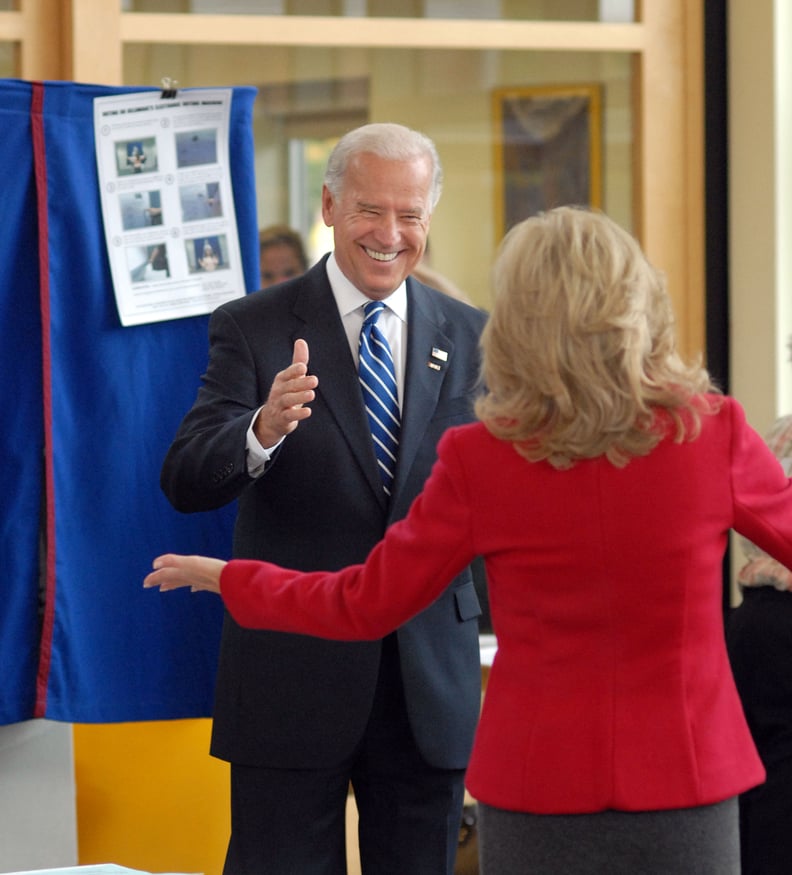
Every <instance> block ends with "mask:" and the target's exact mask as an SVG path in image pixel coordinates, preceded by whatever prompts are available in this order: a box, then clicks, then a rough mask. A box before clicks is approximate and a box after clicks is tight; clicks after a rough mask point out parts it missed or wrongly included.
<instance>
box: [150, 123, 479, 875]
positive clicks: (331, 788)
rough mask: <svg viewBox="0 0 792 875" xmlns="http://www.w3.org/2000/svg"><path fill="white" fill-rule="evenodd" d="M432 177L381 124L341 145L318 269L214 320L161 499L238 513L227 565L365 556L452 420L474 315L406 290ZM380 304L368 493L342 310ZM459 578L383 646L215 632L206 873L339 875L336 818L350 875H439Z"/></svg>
mask: <svg viewBox="0 0 792 875" xmlns="http://www.w3.org/2000/svg"><path fill="white" fill-rule="evenodd" d="M441 184H442V173H441V167H440V162H439V159H438V156H437V152H436V149H435V147H434V144H433V143H432V141H431V140H429V139H428V138H427V137H425V136H424V135H423V134H420V133H418V132H416V131H411V130H409V129H408V128H405V127H403V126H401V125H394V124H373V125H365V126H363V127H362V128H358V129H356V130H354V131H351V132H350V133H348V134H347V135H346V136H345V137H343V138H342V139H341V140H340V141H339V143H338V145H337V146H336V148H335V149H334V151H333V153H332V154H331V157H330V160H329V162H328V167H327V172H326V175H325V184H324V188H323V192H322V212H323V218H324V221H325V223H326V224H327V225H328V226H331V227H332V228H333V232H334V251H333V252H332V253H331V254H330V255H328V256H325V257H324V258H323V259H322V260H321V261H320V262H319V263H318V264H317V265H316V266H314V267H313V268H311V269H310V270H309V271H308V272H307V273H305V274H304V275H302V276H300V277H298V278H296V279H293V280H289V281H287V282H284V283H282V284H280V285H278V286H275V287H272V288H269V289H267V290H265V291H260V292H256V293H254V294H252V295H248V296H246V297H244V298H241V299H238V300H235V301H232V302H230V303H228V304H225V305H223V306H221V307H220V308H218V309H217V310H216V311H215V312H214V313H213V315H212V318H211V321H210V361H209V365H208V368H207V372H206V374H205V375H204V376H203V378H202V384H201V387H200V389H199V391H198V397H197V399H196V402H195V404H194V405H193V407H192V409H191V410H190V411H189V412H188V413H187V415H186V416H185V418H184V420H183V422H182V424H181V426H180V428H179V431H178V433H177V435H176V438H175V439H174V442H173V444H172V446H171V448H170V450H169V452H168V455H167V458H166V460H165V463H164V466H163V471H162V487H163V489H164V491H165V493H166V495H167V496H168V498H169V499H170V501H171V502H172V503H173V505H174V506H175V507H176V508H177V509H179V510H181V511H184V512H195V511H204V510H209V509H212V508H216V507H219V506H222V505H224V504H227V503H228V502H231V501H233V500H238V514H237V522H236V528H235V534H234V548H233V550H234V556H236V557H243V558H257V559H258V558H260V559H267V560H269V561H271V562H276V563H279V564H281V565H286V566H290V567H293V568H297V569H302V570H311V569H336V568H341V567H343V566H345V565H348V564H350V563H355V562H360V561H362V560H363V559H365V557H366V555H367V554H368V552H369V550H370V549H371V548H372V547H373V546H374V544H376V543H377V541H379V539H380V538H381V537H382V535H383V532H384V531H385V529H386V527H387V526H388V525H389V523H391V522H392V521H394V520H397V519H400V518H401V517H403V516H404V515H405V513H406V511H407V509H408V508H409V505H410V503H411V502H412V500H413V498H414V497H415V496H416V495H417V494H418V492H419V491H420V490H421V487H422V486H423V483H424V481H425V479H426V477H427V476H428V474H429V471H430V469H431V467H432V464H433V463H434V460H435V448H436V444H437V441H438V439H439V438H440V436H441V435H442V433H443V432H444V431H445V430H446V429H447V428H448V427H449V426H452V425H459V424H461V423H464V422H468V421H470V420H471V419H472V400H473V397H474V393H475V391H476V384H477V379H478V338H479V334H480V332H481V329H482V327H483V322H484V315H483V314H482V313H481V312H480V311H479V310H477V309H476V308H473V307H470V306H468V305H467V304H464V303H461V302H459V301H456V300H453V299H451V298H449V297H447V296H445V295H443V294H442V293H440V292H438V291H436V290H433V289H430V288H429V287H427V286H425V285H422V284H421V283H419V282H418V281H417V280H415V279H413V278H412V277H411V276H410V273H411V271H412V269H413V268H414V267H415V266H416V265H417V264H418V262H419V261H420V259H421V256H422V254H423V251H424V247H425V245H426V238H427V233H428V230H429V223H430V219H431V216H432V212H433V210H434V207H435V205H436V204H437V201H438V199H439V196H440V189H441ZM370 301H383V302H384V303H385V304H386V308H385V311H384V312H383V313H381V314H380V316H379V319H378V322H377V325H378V327H379V329H380V330H381V331H382V333H383V335H384V345H387V346H388V347H390V352H391V353H392V358H393V364H394V372H395V379H396V386H397V394H398V404H399V408H400V411H399V413H398V416H399V417H400V423H399V426H398V449H396V450H394V451H393V453H394V456H395V472H394V479H393V481H392V483H391V482H390V481H389V480H388V481H386V482H385V483H384V482H383V480H382V479H381V476H380V469H381V468H382V467H383V466H382V465H380V464H378V459H377V455H376V453H375V449H374V445H373V443H372V431H371V428H370V425H369V420H368V418H367V412H366V407H365V404H364V395H363V391H362V387H361V381H360V379H359V375H358V343H359V337H360V334H361V328H362V325H363V320H364V313H363V306H364V305H365V304H366V303H368V302H370ZM479 613H480V608H479V603H478V599H477V597H476V592H475V588H474V585H473V580H472V578H471V575H470V573H469V571H466V572H464V573H463V574H462V575H460V576H459V577H458V578H456V579H455V580H454V581H453V582H452V584H451V585H450V586H449V587H448V589H447V590H446V591H445V592H444V593H443V595H441V597H440V598H439V599H438V600H437V601H436V602H435V603H434V604H433V605H431V606H430V607H429V608H428V609H426V610H425V611H423V612H422V613H420V614H418V615H417V616H416V617H414V618H413V619H412V620H410V621H409V622H408V623H406V624H405V625H404V626H403V627H401V628H400V629H398V630H397V632H395V633H393V634H392V635H390V636H388V637H387V638H386V639H383V640H378V641H366V642H359V643H351V642H350V643H347V642H331V641H323V640H319V639H317V638H312V637H309V636H300V635H289V634H282V633H274V632H264V631H252V630H248V629H243V628H241V627H240V626H238V625H237V624H236V623H235V622H234V621H233V620H232V619H231V618H230V617H229V616H226V619H225V624H224V629H223V638H222V644H221V653H220V664H219V670H218V680H217V693H216V702H215V710H214V723H213V734H212V747H211V752H212V754H213V755H214V756H217V757H219V758H221V759H224V760H227V761H229V762H230V763H231V821H232V822H231V838H230V842H229V849H228V855H227V859H226V866H225V873H226V875H265V873H272V875H342V873H344V872H345V871H346V863H345V806H346V798H347V793H348V788H349V786H350V784H351V786H352V788H353V790H354V793H355V799H356V802H357V807H358V812H359V841H360V853H361V863H362V867H363V873H364V875H387V873H394V875H451V873H452V872H453V867H454V856H455V850H456V844H457V837H458V832H459V825H460V822H461V812H462V803H463V796H464V790H463V778H464V770H465V767H466V764H467V761H468V755H469V752H470V747H471V743H472V739H473V732H474V729H475V724H476V720H477V717H478V711H479V703H480V666H479V653H478V623H477V618H478V615H479Z"/></svg>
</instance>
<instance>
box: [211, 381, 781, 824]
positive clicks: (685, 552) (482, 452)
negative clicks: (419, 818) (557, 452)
mask: <svg viewBox="0 0 792 875" xmlns="http://www.w3.org/2000/svg"><path fill="white" fill-rule="evenodd" d="M791 486H792V481H790V480H788V479H787V478H786V476H785V475H784V473H783V471H782V469H781V466H780V464H779V463H778V461H777V460H776V459H775V457H774V456H773V454H772V453H771V452H770V450H769V449H768V448H767V446H766V445H765V442H764V440H763V439H762V438H761V437H760V436H759V435H758V434H757V433H756V432H755V431H753V429H751V428H750V427H749V426H748V425H747V423H746V421H745V415H744V413H743V410H742V408H741V407H740V406H739V404H738V403H737V402H735V401H733V400H731V399H728V398H727V399H724V401H723V406H722V408H721V409H720V411H719V412H718V413H717V414H715V415H712V416H705V417H704V419H703V426H702V433H701V435H700V437H699V438H698V439H697V440H695V441H693V442H686V443H682V444H678V443H675V442H673V441H672V440H671V439H668V438H667V439H664V440H663V441H662V442H661V443H660V444H659V445H658V447H657V448H656V449H655V450H654V451H653V452H652V453H650V454H649V455H648V456H646V457H643V458H636V459H633V460H632V461H631V462H630V463H629V464H628V465H627V466H626V467H625V468H621V469H619V468H615V467H614V466H613V465H611V464H610V463H609V462H608V461H606V460H605V459H603V458H599V459H594V460H589V461H584V462H581V463H578V464H577V465H575V466H574V467H572V468H571V469H569V470H566V471H558V470H555V469H554V468H552V467H551V466H550V465H548V464H546V463H544V462H540V463H529V462H527V461H525V460H524V459H523V458H521V457H520V456H519V455H518V454H517V453H516V452H515V450H514V449H513V447H512V446H511V445H510V444H508V443H505V442H503V441H500V440H498V439H496V438H494V437H492V436H491V435H490V434H489V432H488V431H487V430H486V428H485V427H484V426H483V425H481V424H474V425H469V426H463V427H461V428H455V429H451V430H449V431H448V432H447V433H446V435H445V436H444V437H443V439H442V441H441V443H440V446H439V458H438V461H437V463H436V465H435V468H434V470H433V472H432V475H431V477H430V479H429V480H428V481H427V483H426V486H425V489H424V491H423V494H422V495H421V496H419V497H418V498H417V499H416V501H415V503H414V504H413V506H412V509H411V511H410V513H409V515H408V517H407V518H406V519H405V520H403V521H402V522H400V523H396V524H395V525H393V526H392V527H391V528H390V529H389V531H388V534H387V536H386V538H385V540H384V541H383V542H381V543H380V544H379V545H378V546H377V547H375V549H374V550H373V551H372V553H371V554H370V556H369V558H368V560H367V562H366V564H365V565H363V566H355V567H352V568H347V569H344V570H341V571H338V572H336V573H333V574H325V573H322V572H315V573H307V574H299V573H296V572H291V571H288V570H283V569H279V568H278V567H277V566H273V565H268V564H263V563H255V562H250V561H241V560H240V561H234V562H231V563H230V564H229V565H228V566H227V567H226V568H225V570H224V572H223V575H222V579H221V592H222V595H223V599H224V600H225V603H226V605H227V607H228V609H229V610H230V611H231V613H232V614H233V616H234V617H235V618H236V620H237V621H238V622H239V623H241V624H245V625H249V626H255V627H266V628H272V629H278V630H284V631H289V632H305V633H309V634H311V635H317V636H323V637H328V638H338V639H345V638H353V639H358V638H360V639H365V638H379V637H381V636H382V635H384V634H386V633H387V632H388V631H389V630H391V629H393V628H394V627H396V626H398V625H400V624H401V623H403V622H404V621H405V620H406V619H408V618H409V617H410V616H412V615H413V614H415V613H416V612H418V611H420V610H421V609H422V608H423V607H425V606H426V605H427V604H428V603H430V602H431V601H432V600H433V599H434V598H436V597H437V595H438V594H439V593H440V592H441V591H442V590H443V588H444V587H445V586H446V584H447V582H448V580H449V579H450V578H451V577H452V576H453V575H454V574H455V573H456V572H458V571H459V570H460V569H461V568H462V567H463V566H465V565H466V564H467V563H468V562H470V560H471V558H472V557H474V556H476V555H482V556H484V557H485V561H486V568H487V578H488V583H489V598H490V609H491V612H492V620H493V625H494V629H495V633H496V635H497V639H498V651H497V654H496V657H495V661H494V664H493V666H492V669H491V672H490V676H489V681H488V687H487V693H486V696H485V700H484V705H483V710H482V714H481V719H480V723H479V727H478V730H477V735H476V741H475V745H474V751H473V756H472V760H471V763H470V767H469V770H468V775H467V784H468V788H469V790H470V792H471V794H472V795H473V796H474V797H475V798H476V799H478V800H480V801H482V802H484V803H487V804H489V805H493V806H497V807H500V808H505V809H510V810H515V811H530V812H535V813H539V814H544V813H547V814H553V813H577V812H594V811H601V810H603V809H607V808H615V809H621V810H627V811H640V810H653V809H664V808H677V807H688V806H695V805H703V804H709V803H713V802H717V801H720V800H722V799H725V798H728V797H731V796H734V795H735V794H737V793H740V792H742V791H743V790H746V789H747V788H749V787H752V786H754V785H756V784H758V783H760V782H761V781H762V780H763V779H764V770H763V767H762V765H761V762H760V760H759V758H758V756H757V753H756V750H755V748H754V745H753V742H752V740H751V736H750V733H749V730H748V728H747V726H746V722H745V718H744V716H743V711H742V707H741V705H740V700H739V699H738V696H737V692H736V689H735V686H734V682H733V680H732V675H731V671H730V668H729V663H728V659H727V655H726V650H725V645H724V632H723V622H722V590H723V581H722V560H723V555H724V550H725V548H726V545H727V538H728V535H729V530H730V529H732V528H733V529H736V530H737V531H738V532H741V533H742V534H744V535H745V536H746V537H748V538H749V539H750V540H751V541H753V542H754V543H756V544H757V545H759V546H760V547H762V548H763V549H764V550H766V551H767V552H768V553H770V554H772V555H773V556H775V557H776V558H777V559H779V560H780V561H781V562H783V563H784V564H785V565H792V488H791ZM295 489H299V484H295Z"/></svg>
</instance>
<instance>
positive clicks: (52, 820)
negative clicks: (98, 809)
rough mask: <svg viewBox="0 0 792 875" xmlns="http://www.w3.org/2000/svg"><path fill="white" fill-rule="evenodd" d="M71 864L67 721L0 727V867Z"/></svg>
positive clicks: (73, 829) (73, 840) (73, 834)
mask: <svg viewBox="0 0 792 875" xmlns="http://www.w3.org/2000/svg"><path fill="white" fill-rule="evenodd" d="M76 864H77V816H76V805H75V786H74V772H73V767H72V728H71V725H70V724H66V723H53V722H52V721H49V720H31V721H28V722H25V723H15V724H13V725H11V726H0V872H14V871H20V870H25V869H46V868H55V867H61V866H75V865H76Z"/></svg>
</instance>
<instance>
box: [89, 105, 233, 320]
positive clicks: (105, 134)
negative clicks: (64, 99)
mask: <svg viewBox="0 0 792 875" xmlns="http://www.w3.org/2000/svg"><path fill="white" fill-rule="evenodd" d="M231 95H232V91H231V89H198V88H196V89H190V90H187V91H182V92H178V93H177V96H176V97H175V98H163V97H161V96H160V94H159V93H158V92H154V91H151V92H144V93H140V94H125V95H116V96H113V97H99V98H96V100H94V128H95V139H96V161H97V167H98V171H99V187H100V191H101V200H102V218H103V220H104V229H105V238H106V241H107V253H108V257H109V260H110V270H111V274H112V277H113V287H114V289H115V297H116V305H117V307H118V314H119V316H120V319H121V324H122V325H141V324H143V323H146V322H161V321H164V320H166V319H179V318H182V317H185V316H197V315H200V314H202V313H210V312H211V311H212V310H214V308H215V307H217V306H218V305H219V304H222V303H223V302H224V301H228V300H231V299H232V298H239V297H242V295H244V294H245V283H244V275H243V272H242V261H241V258H240V253H239V239H238V236H237V227H236V214H235V212H234V202H233V191H232V188H231V171H230V165H229V155H228V126H229V118H230V110H231Z"/></svg>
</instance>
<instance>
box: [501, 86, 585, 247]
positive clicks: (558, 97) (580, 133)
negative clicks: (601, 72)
mask: <svg viewBox="0 0 792 875" xmlns="http://www.w3.org/2000/svg"><path fill="white" fill-rule="evenodd" d="M601 112H602V110H601V86H600V85H599V84H584V85H541V86H537V87H533V88H524V87H519V88H517V87H515V88H498V89H496V90H495V91H494V92H493V117H494V125H495V130H494V137H493V142H494V146H495V230H496V234H497V238H496V239H497V240H498V241H500V239H501V238H502V237H503V235H504V234H505V233H506V232H507V231H508V230H509V228H511V227H512V225H515V224H516V223H517V222H519V221H521V220H522V219H526V218H528V216H533V215H536V214H537V213H539V212H542V211H543V210H548V209H552V208H553V207H556V206H561V205H564V204H576V205H581V206H591V207H599V206H601V197H602V191H601V188H602V179H601V151H602V142H601V137H602V133H601V126H602V118H601Z"/></svg>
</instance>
